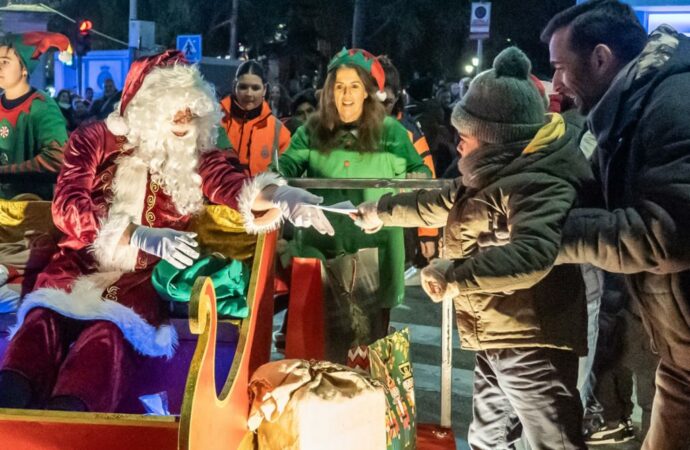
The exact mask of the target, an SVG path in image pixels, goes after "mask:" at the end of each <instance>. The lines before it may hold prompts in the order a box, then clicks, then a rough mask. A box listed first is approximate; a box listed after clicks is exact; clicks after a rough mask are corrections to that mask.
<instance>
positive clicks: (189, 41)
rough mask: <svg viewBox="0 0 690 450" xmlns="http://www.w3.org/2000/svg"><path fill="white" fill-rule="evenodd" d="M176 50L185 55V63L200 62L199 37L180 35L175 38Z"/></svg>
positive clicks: (198, 35) (196, 35)
mask: <svg viewBox="0 0 690 450" xmlns="http://www.w3.org/2000/svg"><path fill="white" fill-rule="evenodd" d="M177 49H178V50H180V51H181V52H182V53H184V54H185V56H186V57H187V61H189V62H190V63H192V64H194V63H198V62H199V61H201V35H200V34H182V35H179V36H177Z"/></svg>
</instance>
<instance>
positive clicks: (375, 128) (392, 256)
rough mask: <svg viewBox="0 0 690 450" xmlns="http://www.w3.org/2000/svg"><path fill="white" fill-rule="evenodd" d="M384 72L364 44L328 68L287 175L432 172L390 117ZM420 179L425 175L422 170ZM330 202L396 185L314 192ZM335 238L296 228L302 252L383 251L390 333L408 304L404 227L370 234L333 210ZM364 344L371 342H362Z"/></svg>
mask: <svg viewBox="0 0 690 450" xmlns="http://www.w3.org/2000/svg"><path fill="white" fill-rule="evenodd" d="M384 83H385V75H384V72H383V68H382V67H381V64H380V63H379V61H378V60H377V59H376V58H375V57H374V56H373V55H371V54H370V53H369V52H366V51H364V50H360V49H350V50H346V49H343V50H342V51H341V52H340V53H338V54H337V55H336V56H335V57H334V58H333V59H332V60H331V62H330V63H329V65H328V76H327V77H326V82H325V85H324V88H323V90H322V92H321V98H320V102H319V109H318V112H317V113H316V114H314V115H313V116H312V117H311V118H310V119H309V121H308V122H307V123H306V124H305V125H303V126H302V127H300V128H298V129H297V131H296V132H295V134H294V135H293V136H292V140H291V142H290V146H289V147H288V149H287V150H286V151H285V153H283V155H281V157H280V159H279V160H278V165H277V167H278V168H279V169H278V170H279V172H280V174H281V175H283V176H285V177H299V176H302V175H303V174H305V175H306V176H307V177H314V178H405V177H406V176H407V175H408V174H410V173H419V174H424V175H425V176H428V177H430V176H431V173H430V171H429V169H428V168H427V167H426V166H425V165H424V162H423V161H422V159H421V157H420V156H419V154H418V153H417V152H416V151H415V149H414V147H413V146H412V143H411V142H410V139H409V137H408V136H407V130H406V129H405V128H404V127H403V126H402V125H401V124H400V123H399V122H398V121H397V120H395V119H394V118H391V117H388V116H387V115H386V111H385V108H384V106H383V104H382V101H383V100H384V99H385V93H384V92H383V88H384ZM417 176H419V175H417ZM312 192H313V193H314V194H317V195H320V196H322V197H323V199H324V204H326V205H330V204H334V203H338V202H342V201H347V200H349V201H351V202H352V203H353V204H355V205H357V204H359V203H360V202H362V201H368V200H378V199H379V198H380V197H381V196H382V195H383V194H385V193H388V192H390V189H363V190H335V189H324V190H317V189H314V190H312ZM326 215H327V217H328V219H329V220H330V222H331V224H332V225H333V228H334V229H335V236H322V235H319V234H317V233H311V232H310V231H309V230H302V229H299V230H297V231H296V232H295V241H294V244H295V245H294V247H295V251H296V253H297V254H298V256H302V257H315V258H320V259H330V258H334V257H336V256H339V255H343V254H348V253H349V254H352V253H356V252H357V251H358V250H359V249H363V248H372V247H373V248H378V261H379V279H380V288H379V290H378V293H377V296H378V299H377V300H378V302H379V305H380V307H381V309H382V321H383V322H384V323H383V324H381V326H380V329H381V330H384V334H385V331H387V329H388V320H389V312H390V308H392V307H394V306H396V305H399V304H401V303H402V301H403V298H404V291H405V280H404V269H405V267H404V260H405V251H404V240H403V233H402V230H401V229H400V228H385V229H383V230H381V231H380V232H378V233H375V234H364V233H363V232H362V231H361V230H360V229H359V228H358V227H357V226H355V225H354V223H353V221H352V219H351V218H349V217H347V216H344V215H340V214H331V213H326ZM360 344H366V342H361V343H360Z"/></svg>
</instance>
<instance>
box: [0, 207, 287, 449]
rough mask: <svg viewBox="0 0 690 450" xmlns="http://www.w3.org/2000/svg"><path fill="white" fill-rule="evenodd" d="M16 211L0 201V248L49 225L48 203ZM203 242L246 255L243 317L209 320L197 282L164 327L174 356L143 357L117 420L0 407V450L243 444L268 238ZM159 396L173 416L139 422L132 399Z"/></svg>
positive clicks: (0, 326) (265, 293)
mask: <svg viewBox="0 0 690 450" xmlns="http://www.w3.org/2000/svg"><path fill="white" fill-rule="evenodd" d="M8 205H10V206H11V207H8ZM17 205H18V203H15V204H14V205H11V203H10V202H4V201H1V200H0V240H1V241H2V242H9V241H8V240H7V239H8V237H7V235H8V234H12V231H13V229H14V230H15V231H16V230H18V229H20V228H22V227H27V226H29V227H34V225H35V224H31V223H30V222H31V220H34V221H35V222H36V223H40V222H41V220H40V219H36V217H39V218H40V217H45V215H46V214H48V217H49V212H48V213H46V211H49V208H50V204H49V203H46V202H25V205H24V207H22V208H19V209H21V212H22V213H21V214H18V215H17V214H15V213H16V212H17V210H18V209H17V208H16V206H17ZM213 208H219V207H213ZM13 214H15V215H16V216H17V217H13ZM223 214H225V215H227V213H223ZM19 216H21V217H19ZM15 219H16V220H15ZM44 222H45V221H44ZM206 225H208V224H206ZM37 226H40V225H37ZM45 226H46V225H45V223H43V228H44V229H45ZM201 226H204V225H203V224H202V225H201ZM210 228H211V229H214V225H213V224H211V225H210ZM214 233H215V234H214ZM211 234H212V235H213V236H214V238H215V239H218V238H221V237H222V238H223V239H225V240H226V241H227V240H233V239H234V240H238V241H242V243H241V246H242V249H243V252H244V253H245V255H244V256H250V257H251V264H252V274H251V281H250V287H249V292H248V294H247V303H248V305H249V310H250V314H249V317H248V318H247V319H244V320H241V321H239V320H232V321H230V320H223V321H218V319H217V315H216V298H215V292H214V288H213V285H212V283H211V281H210V279H208V278H204V279H199V280H197V283H196V285H195V287H194V293H193V295H192V299H191V302H190V305H189V319H173V323H174V324H175V326H176V328H177V331H178V333H179V337H180V344H179V348H178V350H177V352H176V354H175V357H174V358H173V359H171V360H170V361H165V360H163V359H152V360H150V361H147V363H146V364H144V365H142V366H141V367H139V369H138V376H137V378H136V379H137V385H136V386H134V387H133V389H132V391H131V392H130V393H129V394H128V395H127V398H126V399H125V401H123V403H122V404H121V406H120V409H121V411H122V412H118V413H113V414H105V413H72V412H58V411H44V410H18V409H0V436H2V437H0V448H2V449H14V450H24V449H36V450H39V449H40V450H52V449H69V450H81V449H84V450H86V449H100V450H110V449H113V450H115V449H126V450H138V449H142V450H143V449H147V450H148V449H157V450H159V449H160V450H166V449H170V450H172V449H204V450H213V449H221V448H222V449H240V448H243V447H244V446H245V445H251V444H250V441H251V439H250V437H251V435H249V434H248V433H247V427H246V423H247V414H248V412H249V399H248V393H247V392H248V391H247V385H248V382H249V378H250V376H251V374H252V373H253V371H254V370H255V369H256V368H257V367H258V366H260V365H261V364H263V363H265V362H267V361H268V360H269V356H270V342H271V326H272V316H273V265H274V255H275V245H276V235H277V233H276V232H273V233H270V234H267V235H263V236H259V237H258V238H256V240H255V241H254V239H253V238H250V237H248V236H247V235H246V234H245V233H243V232H241V231H238V232H234V233H227V234H225V235H224V234H223V233H220V232H219V230H218V227H215V229H214V231H213V233H211ZM202 244H203V243H202ZM252 249H253V250H252ZM252 255H253V256H252ZM13 320H14V319H13V317H2V316H1V315H0V356H1V354H2V353H4V350H5V348H6V345H7V341H6V340H7V337H6V336H7V333H6V329H7V326H8V325H11V324H12V323H13ZM161 391H166V392H167V393H168V398H169V409H170V412H171V413H172V414H173V415H171V416H147V415H144V414H143V411H142V410H141V409H142V408H141V406H140V405H139V402H138V400H137V398H138V396H139V395H142V394H151V393H156V392H161ZM249 448H251V447H249Z"/></svg>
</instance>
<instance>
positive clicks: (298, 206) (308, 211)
mask: <svg viewBox="0 0 690 450" xmlns="http://www.w3.org/2000/svg"><path fill="white" fill-rule="evenodd" d="M271 201H272V202H273V204H274V205H276V207H278V208H281V209H282V210H283V211H285V212H286V215H287V218H288V220H289V221H290V222H292V223H293V224H294V225H295V226H296V227H303V228H308V227H313V228H314V229H315V230H316V231H318V232H319V233H321V234H327V235H329V236H333V235H334V234H335V230H334V229H333V226H332V225H331V223H330V222H329V221H328V219H327V218H326V216H325V215H324V213H323V211H322V210H320V209H318V208H314V205H320V204H321V203H322V202H323V197H319V196H318V195H314V194H312V193H311V192H309V191H306V190H304V189H300V188H296V187H292V186H288V185H283V186H278V188H277V189H276V191H275V193H274V194H273V199H272V200H271Z"/></svg>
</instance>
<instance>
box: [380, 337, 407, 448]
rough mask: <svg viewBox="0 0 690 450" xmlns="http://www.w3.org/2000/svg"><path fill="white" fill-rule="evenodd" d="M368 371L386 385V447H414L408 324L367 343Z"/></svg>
mask: <svg viewBox="0 0 690 450" xmlns="http://www.w3.org/2000/svg"><path fill="white" fill-rule="evenodd" d="M369 364H370V366H369V371H370V372H371V376H372V378H374V379H376V380H378V381H380V382H381V383H383V385H384V386H385V390H386V401H387V403H388V414H387V417H386V427H387V433H386V447H387V449H388V450H413V449H414V448H416V442H417V438H416V434H417V433H416V431H417V426H416V405H415V397H414V377H413V375H412V364H411V363H410V333H409V331H408V329H407V328H405V329H403V330H400V331H396V332H395V333H393V334H391V335H390V336H386V337H385V338H383V339H379V340H378V341H376V342H374V343H373V344H371V345H370V346H369Z"/></svg>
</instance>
